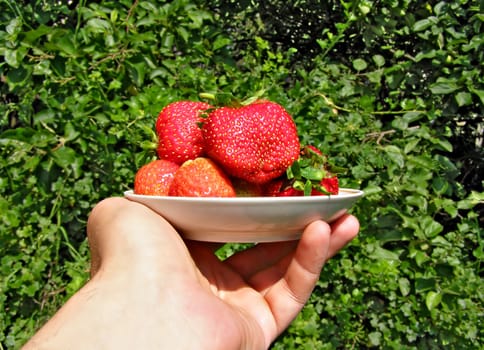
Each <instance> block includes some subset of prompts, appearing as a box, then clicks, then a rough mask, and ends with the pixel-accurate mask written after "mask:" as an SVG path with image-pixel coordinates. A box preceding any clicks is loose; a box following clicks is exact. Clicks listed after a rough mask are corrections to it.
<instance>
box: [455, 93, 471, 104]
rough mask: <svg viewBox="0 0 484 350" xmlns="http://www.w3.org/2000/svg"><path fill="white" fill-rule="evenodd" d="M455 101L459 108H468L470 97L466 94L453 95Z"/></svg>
mask: <svg viewBox="0 0 484 350" xmlns="http://www.w3.org/2000/svg"><path fill="white" fill-rule="evenodd" d="M455 101H456V102H457V104H458V105H459V107H462V106H468V105H470V104H472V95H471V94H470V93H468V92H459V93H457V94H456V95H455Z"/></svg>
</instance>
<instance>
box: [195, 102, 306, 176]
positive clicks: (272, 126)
mask: <svg viewBox="0 0 484 350" xmlns="http://www.w3.org/2000/svg"><path fill="white" fill-rule="evenodd" d="M202 133H203V137H204V140H205V151H206V154H207V156H208V157H209V158H211V159H213V160H215V161H216V162H218V163H219V164H220V165H221V166H222V168H223V169H224V170H225V171H226V172H227V173H228V174H229V175H231V176H233V177H237V178H240V179H243V180H246V181H248V182H251V183H258V184H262V183H266V182H268V181H270V180H272V179H275V178H277V177H279V176H281V175H282V174H283V173H284V172H285V171H286V169H287V168H288V167H289V166H290V165H291V164H292V163H293V162H294V161H295V160H296V159H297V158H298V156H299V149H300V143H299V138H298V134H297V129H296V125H295V123H294V121H293V119H292V117H291V116H290V115H289V113H288V112H287V111H286V110H285V109H284V108H283V107H282V106H281V105H279V104H277V103H274V102H270V101H262V100H259V101H256V102H253V103H250V104H247V105H245V106H238V107H228V106H225V107H220V108H216V109H214V110H212V111H211V112H210V113H209V114H208V117H207V119H206V121H205V123H204V124H203V126H202Z"/></svg>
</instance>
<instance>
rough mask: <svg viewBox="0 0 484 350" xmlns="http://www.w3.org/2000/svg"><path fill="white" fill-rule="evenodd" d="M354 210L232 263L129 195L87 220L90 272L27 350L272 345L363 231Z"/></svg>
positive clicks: (100, 208) (96, 210) (243, 254)
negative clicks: (326, 268) (324, 271)
mask: <svg viewBox="0 0 484 350" xmlns="http://www.w3.org/2000/svg"><path fill="white" fill-rule="evenodd" d="M358 229H359V224H358V221H357V220H356V218H354V217H353V216H350V215H345V216H343V217H342V218H340V219H339V220H337V221H336V222H335V223H333V224H332V225H331V226H329V225H328V224H326V223H324V222H322V221H315V222H313V223H311V224H310V225H309V226H308V227H307V228H306V229H305V231H304V233H303V235H302V237H301V239H300V240H299V241H289V242H276V243H262V244H258V245H255V246H254V247H252V248H250V249H247V250H245V251H242V252H239V253H236V254H235V255H233V256H232V257H230V258H228V259H227V260H225V261H220V260H219V259H218V258H217V257H216V255H215V254H214V252H215V250H216V249H217V248H218V247H219V245H218V244H214V243H204V242H195V241H184V240H183V239H182V238H181V237H180V236H179V234H178V233H177V232H176V231H175V229H174V228H173V227H172V226H171V225H170V224H169V223H168V222H167V221H166V220H164V219H163V218H162V217H161V216H159V215H158V214H156V213H154V212H153V211H151V210H150V209H148V208H147V207H145V206H143V205H141V204H138V203H135V202H131V201H128V200H126V199H123V198H110V199H107V200H104V201H103V202H101V203H99V204H98V205H97V206H96V207H95V208H94V210H93V212H92V213H91V215H90V217H89V220H88V237H89V242H90V247H91V257H92V265H91V275H92V278H91V280H90V281H89V282H88V283H87V284H86V285H85V286H84V287H83V288H82V289H81V290H80V291H79V292H78V293H76V294H75V295H74V296H73V297H72V298H71V299H70V300H69V301H68V302H67V303H66V304H65V305H64V306H63V307H62V308H61V309H60V310H59V312H58V313H57V314H56V315H54V317H53V318H52V319H51V320H50V321H49V322H48V323H47V324H46V325H45V326H44V327H43V328H42V329H41V330H40V331H39V332H38V333H37V334H36V335H35V336H34V337H33V338H32V339H31V341H30V342H29V343H28V344H27V345H26V347H25V349H27V348H28V349H34V348H43V346H45V347H46V348H49V349H56V348H59V349H65V348H71V349H76V348H79V349H86V348H89V349H132V348H142V349H160V348H163V349H164V348H171V349H267V348H268V347H269V346H270V344H271V342H272V341H274V339H275V338H276V337H277V336H278V335H279V334H280V333H281V332H282V331H283V330H284V329H285V328H287V327H288V326H289V324H290V322H291V321H292V320H293V319H294V318H295V317H296V316H297V314H298V313H299V312H300V311H301V309H302V307H303V306H304V304H305V303H306V302H307V300H308V298H309V296H310V294H311V292H312V290H313V288H314V286H315V284H316V282H317V281H318V279H319V274H320V271H321V268H322V267H323V265H324V263H325V262H326V261H327V260H328V259H329V258H330V257H331V256H333V255H335V254H336V253H337V252H338V251H339V250H340V249H342V248H343V247H344V246H345V245H346V244H347V243H348V242H349V241H351V240H352V239H353V238H354V237H355V236H356V235H357V233H358Z"/></svg>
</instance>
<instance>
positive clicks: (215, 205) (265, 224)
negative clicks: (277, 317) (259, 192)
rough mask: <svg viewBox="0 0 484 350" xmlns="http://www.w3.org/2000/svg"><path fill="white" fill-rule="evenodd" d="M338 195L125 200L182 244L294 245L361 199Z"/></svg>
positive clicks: (347, 192)
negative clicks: (166, 225) (160, 220)
mask: <svg viewBox="0 0 484 350" xmlns="http://www.w3.org/2000/svg"><path fill="white" fill-rule="evenodd" d="M339 192H340V193H339V194H338V195H330V196H309V197H304V196H300V197H234V198H217V197H168V196H147V195H137V194H134V193H133V191H126V192H125V193H124V195H125V197H126V198H128V199H130V200H132V201H135V202H139V203H142V204H144V205H146V206H147V207H149V208H151V209H152V210H154V211H155V212H157V213H159V214H160V215H161V216H163V217H164V218H165V219H166V220H168V221H169V222H170V223H171V224H172V225H173V226H174V227H175V228H176V229H177V230H178V231H179V232H180V234H181V235H182V236H183V237H184V238H186V239H192V240H198V241H209V242H274V241H287V240H295V239H298V238H299V237H300V236H301V233H302V231H303V230H304V228H305V227H306V226H307V225H308V224H309V223H311V222H313V221H314V220H317V219H321V220H324V221H326V222H331V221H333V220H335V219H337V218H338V217H340V216H341V215H343V214H344V213H345V212H346V211H347V210H348V209H349V208H350V207H351V206H352V205H353V204H354V203H355V202H356V201H357V200H358V198H360V197H361V196H362V195H363V192H362V191H360V190H353V189H347V188H340V191H339Z"/></svg>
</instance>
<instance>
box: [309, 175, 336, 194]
mask: <svg viewBox="0 0 484 350" xmlns="http://www.w3.org/2000/svg"><path fill="white" fill-rule="evenodd" d="M321 186H323V187H324V189H325V190H326V191H327V192H329V193H330V194H338V193H339V181H338V177H337V176H333V177H327V178H324V179H322V180H321ZM315 191H316V192H319V191H317V190H316V189H313V192H315ZM319 193H321V194H325V193H322V192H319ZM313 195H314V194H313Z"/></svg>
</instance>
